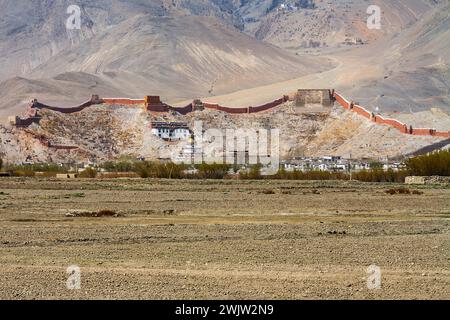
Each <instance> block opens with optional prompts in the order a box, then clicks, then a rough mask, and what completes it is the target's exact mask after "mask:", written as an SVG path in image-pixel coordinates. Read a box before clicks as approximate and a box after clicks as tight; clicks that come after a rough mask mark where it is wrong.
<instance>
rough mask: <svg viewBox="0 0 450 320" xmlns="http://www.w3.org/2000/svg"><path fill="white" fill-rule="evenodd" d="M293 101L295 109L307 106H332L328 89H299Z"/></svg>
mask: <svg viewBox="0 0 450 320" xmlns="http://www.w3.org/2000/svg"><path fill="white" fill-rule="evenodd" d="M294 101H295V105H296V106H297V107H306V106H308V105H321V106H323V107H331V106H332V105H333V94H332V92H331V90H329V89H299V90H298V91H297V93H296V95H295V98H294Z"/></svg>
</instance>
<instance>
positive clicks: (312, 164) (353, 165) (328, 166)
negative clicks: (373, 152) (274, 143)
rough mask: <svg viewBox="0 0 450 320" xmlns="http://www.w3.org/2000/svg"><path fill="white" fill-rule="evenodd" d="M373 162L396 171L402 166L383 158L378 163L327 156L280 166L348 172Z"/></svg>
mask: <svg viewBox="0 0 450 320" xmlns="http://www.w3.org/2000/svg"><path fill="white" fill-rule="evenodd" d="M374 164H375V165H377V166H378V167H379V168H382V169H384V170H389V169H392V170H394V171H398V170H401V169H403V168H404V164H403V163H400V162H390V161H389V160H388V159H385V160H383V161H381V162H380V163H378V162H377V161H374V160H371V159H366V160H354V159H353V160H352V159H344V158H342V157H335V156H327V157H320V158H310V157H301V158H295V159H291V160H287V161H283V162H282V166H283V167H284V169H285V170H286V171H294V170H297V171H303V172H307V171H329V172H349V171H362V170H369V169H371V168H373V167H374Z"/></svg>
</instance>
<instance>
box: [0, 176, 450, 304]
mask: <svg viewBox="0 0 450 320" xmlns="http://www.w3.org/2000/svg"><path fill="white" fill-rule="evenodd" d="M392 187H393V186H392V185H375V184H373V185H372V184H358V183H348V182H282V181H275V182H252V181H248V182H235V181H219V182H212V181H155V180H149V181H145V180H117V181H99V180H97V181H95V180H93V181H82V180H78V181H56V180H35V179H29V180H19V179H0V298H3V299H49V298H56V299H79V298H81V299H116V298H125V299H130V298H133V299H134V298H138V299H141V298H146V299H169V298H170V299H171V298H180V299H199V298H207V299H209V298H215V299H241V298H242V299H281V298H286V299H317V298H319V299H323V298H325V299H338V298H343V299H360V298H362V299H372V298H383V299H385V298H389V299H391V298H393V299H398V298H406V299H419V298H424V299H450V229H449V221H450V189H449V188H447V189H445V188H441V189H439V188H426V189H421V191H423V192H424V194H423V195H394V196H392V195H387V194H385V193H384V191H385V190H386V189H388V188H392ZM272 193H274V194H272ZM105 209H109V210H114V211H115V212H117V213H119V216H118V217H109V218H106V217H103V218H92V217H90V218H89V217H88V218H86V217H85V218H78V217H71V216H70V213H76V212H80V211H84V212H92V211H99V210H105ZM67 214H69V216H67ZM373 264H374V265H377V266H379V267H380V268H381V272H382V288H381V289H378V290H369V289H368V287H367V277H368V276H369V274H368V273H367V268H368V267H369V266H370V265H373ZM71 265H77V266H79V267H80V269H81V290H68V289H67V286H66V280H67V278H68V274H67V273H66V271H67V268H68V267H69V266H71Z"/></svg>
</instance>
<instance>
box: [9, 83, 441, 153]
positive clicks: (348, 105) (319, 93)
mask: <svg viewBox="0 0 450 320" xmlns="http://www.w3.org/2000/svg"><path fill="white" fill-rule="evenodd" d="M295 99H296V103H303V102H305V103H311V102H312V103H314V102H318V103H322V104H327V103H328V99H329V100H330V105H331V104H332V103H333V99H334V100H336V101H337V102H338V103H339V104H340V105H341V106H342V107H343V108H344V109H346V110H351V111H353V112H355V113H357V114H359V115H361V116H363V117H364V118H366V119H370V120H372V121H373V122H375V123H377V124H382V125H388V126H390V127H392V128H395V129H397V130H399V131H400V132H402V133H405V134H408V133H409V134H411V135H416V136H436V137H442V138H450V131H436V130H435V129H431V128H412V127H408V126H407V125H406V124H404V123H402V122H400V121H398V120H395V119H387V118H384V117H382V116H381V115H374V114H373V113H371V112H369V111H368V110H366V109H365V108H364V107H362V106H360V105H355V104H353V102H350V101H348V100H347V99H346V98H344V97H343V96H342V95H340V94H338V93H337V92H335V91H334V90H333V91H330V90H325V89H320V90H298V92H297V94H296V97H295ZM308 99H310V100H308ZM291 100H292V96H289V95H285V96H283V97H282V98H280V99H278V100H275V101H272V102H269V103H266V104H264V105H261V106H256V107H243V108H229V107H224V106H221V105H219V104H213V103H207V102H201V101H199V100H198V102H199V103H200V104H202V107H203V108H205V109H210V110H218V111H222V112H226V113H230V114H251V113H259V112H264V111H267V110H270V109H272V108H275V107H277V106H279V105H281V104H283V103H285V102H287V101H291ZM196 101H197V100H196ZM104 103H105V104H119V105H130V106H132V105H133V106H136V105H146V106H147V110H148V111H150V112H169V111H170V110H174V111H177V112H179V113H181V114H183V115H186V114H188V113H190V112H193V111H194V103H191V104H189V105H187V106H185V107H181V108H176V107H172V106H169V105H167V104H165V103H162V102H161V100H160V98H159V97H158V96H146V97H145V99H128V98H105V99H100V98H99V97H98V96H97V95H93V96H92V98H91V100H89V101H86V102H85V103H83V104H81V105H79V106H76V107H72V108H60V107H51V106H47V105H45V104H42V103H39V102H37V101H36V100H34V101H33V104H32V105H31V108H32V109H33V108H34V109H38V110H39V109H49V110H52V111H56V112H60V113H65V114H70V113H76V112H80V111H82V110H84V109H86V108H88V107H90V106H92V105H95V104H104ZM33 122H36V117H30V118H27V119H20V118H19V117H16V118H15V125H16V126H22V127H28V126H30V125H31V124H32V123H33ZM69 148H70V147H69Z"/></svg>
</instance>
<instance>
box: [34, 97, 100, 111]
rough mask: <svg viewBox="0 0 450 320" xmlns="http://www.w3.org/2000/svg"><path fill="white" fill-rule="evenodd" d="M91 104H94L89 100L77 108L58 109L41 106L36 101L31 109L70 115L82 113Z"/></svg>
mask: <svg viewBox="0 0 450 320" xmlns="http://www.w3.org/2000/svg"><path fill="white" fill-rule="evenodd" d="M93 104H94V103H93V102H92V101H91V100H89V101H86V102H85V103H83V104H81V105H79V106H76V107H70V108H60V107H51V106H47V105H45V104H42V103H40V102H37V101H36V102H34V103H33V105H32V107H33V108H35V109H48V110H52V111H55V112H59V113H64V114H70V113H76V112H80V111H83V110H84V109H86V108H88V107H90V106H91V105H93Z"/></svg>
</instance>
